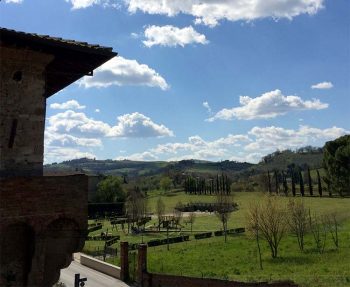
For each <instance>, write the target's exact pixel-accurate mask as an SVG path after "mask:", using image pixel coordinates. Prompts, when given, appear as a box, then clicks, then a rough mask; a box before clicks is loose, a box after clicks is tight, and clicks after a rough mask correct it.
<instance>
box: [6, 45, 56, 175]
mask: <svg viewBox="0 0 350 287" xmlns="http://www.w3.org/2000/svg"><path fill="white" fill-rule="evenodd" d="M0 53H1V55H0V56H1V69H0V76H1V81H0V177H1V176H13V175H17V176H22V175H23V176H28V175H29V176H31V175H35V176H38V175H42V168H43V167H42V165H43V153H44V128H45V109H46V98H45V97H44V96H43V95H44V92H45V73H44V71H45V67H46V65H47V64H48V63H50V62H51V61H52V60H53V56H52V55H47V54H43V53H41V52H35V51H31V50H26V49H15V48H10V47H3V46H2V47H1V49H0Z"/></svg>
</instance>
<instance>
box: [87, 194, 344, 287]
mask: <svg viewBox="0 0 350 287" xmlns="http://www.w3.org/2000/svg"><path fill="white" fill-rule="evenodd" d="M261 196H262V194H261V193H258V192H251V193H247V192H242V193H236V194H235V195H234V200H235V201H236V202H237V203H238V205H239V210H238V211H235V212H233V213H232V214H231V217H230V220H229V224H228V227H229V228H234V227H244V226H245V214H246V211H247V209H248V207H249V204H250V202H252V201H255V200H259V198H261ZM158 197H162V199H163V201H164V203H165V205H166V213H172V210H173V208H174V206H175V205H176V203H177V202H179V201H181V202H182V203H188V202H213V201H215V197H214V196H207V195H202V196H200V195H187V194H185V193H184V192H176V193H174V192H169V193H165V194H164V193H161V192H153V193H150V194H149V199H148V206H149V209H150V211H151V212H152V211H153V212H154V210H155V205H156V201H157V199H158ZM280 200H282V201H285V202H287V201H288V198H285V197H281V199H280ZM304 202H305V205H306V206H307V207H309V208H310V209H311V211H312V212H313V213H314V212H315V213H317V214H319V215H321V214H326V213H330V212H334V211H336V212H337V213H338V214H339V215H340V216H341V217H342V218H345V220H344V221H343V223H342V225H341V230H340V232H339V234H340V248H339V249H338V250H337V249H335V247H334V244H333V243H332V240H331V237H330V235H328V238H327V243H326V248H325V252H324V253H323V254H319V253H318V252H317V251H316V250H315V248H314V245H315V244H314V241H313V238H312V236H311V235H310V234H308V235H307V237H306V244H305V252H304V253H301V252H300V251H299V249H298V244H297V241H296V238H295V237H293V236H292V235H288V236H286V237H285V238H284V239H283V240H282V242H281V247H280V251H279V257H278V258H276V259H271V256H270V251H269V249H268V246H267V245H266V244H265V243H263V244H262V245H263V246H262V251H263V254H262V259H263V267H264V268H263V270H260V268H259V263H258V253H257V248H256V244H255V241H254V240H252V239H250V237H249V234H243V235H239V236H238V235H236V236H230V237H229V238H228V242H227V243H226V244H225V243H224V238H223V237H213V238H209V239H202V240H195V239H194V238H193V237H192V236H191V238H190V239H191V240H190V241H189V242H184V243H178V244H172V245H170V251H167V250H166V246H158V247H152V248H148V250H149V256H148V258H149V262H148V267H149V270H150V271H151V272H160V273H168V274H182V275H187V276H196V277H202V276H204V277H212V278H221V279H232V280H239V281H266V280H268V281H273V280H281V279H283V280H284V279H289V280H293V281H295V282H297V283H298V284H300V285H301V286H310V287H311V286H313V287H316V286H317V287H318V286H320V287H322V286H332V287H333V286H334V287H338V286H350V199H349V198H346V199H342V198H327V197H324V198H318V197H315V198H310V197H305V198H304ZM155 222H156V219H152V221H151V222H150V223H148V224H147V225H153V224H154V223H155ZM182 224H183V228H182V232H188V231H189V230H190V225H189V224H187V225H186V224H184V223H182ZM107 228H108V230H109V232H111V231H112V226H111V225H110V224H109V222H108V221H105V222H104V228H103V230H106V229H107ZM118 228H119V230H118V231H117V230H113V234H115V235H120V236H121V240H122V241H129V242H130V243H140V242H142V241H143V242H147V241H149V240H152V239H158V238H165V237H166V233H160V234H158V233H147V234H145V235H143V236H142V235H128V234H125V233H124V232H122V231H121V230H120V226H119V227H118ZM220 229H221V224H220V221H219V220H218V219H217V217H216V216H215V214H209V213H202V214H201V215H198V216H197V217H196V220H195V223H194V225H193V230H194V231H195V232H200V231H215V230H220ZM100 232H101V231H96V232H95V233H96V234H99V233H100ZM195 232H194V233H195ZM178 234H180V233H179V232H172V233H171V236H176V235H178ZM103 245H104V242H103V241H87V242H86V245H85V248H86V249H91V250H93V249H94V248H97V247H99V248H103ZM118 245H119V244H118V243H117V244H115V245H113V247H118ZM112 261H113V263H115V264H119V259H118V258H116V259H114V260H112Z"/></svg>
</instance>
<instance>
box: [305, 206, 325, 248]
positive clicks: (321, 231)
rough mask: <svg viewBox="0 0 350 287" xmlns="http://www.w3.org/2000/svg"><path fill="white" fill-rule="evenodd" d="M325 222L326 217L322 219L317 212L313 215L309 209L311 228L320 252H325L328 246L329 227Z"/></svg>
mask: <svg viewBox="0 0 350 287" xmlns="http://www.w3.org/2000/svg"><path fill="white" fill-rule="evenodd" d="M324 222H325V220H324V218H322V219H321V218H320V217H319V216H317V215H316V214H313V215H311V211H310V209H309V228H310V230H311V233H312V235H313V238H314V241H315V245H316V249H317V250H318V252H319V253H323V252H324V249H325V247H326V239H327V228H326V225H325V224H324Z"/></svg>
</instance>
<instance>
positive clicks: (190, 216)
mask: <svg viewBox="0 0 350 287" xmlns="http://www.w3.org/2000/svg"><path fill="white" fill-rule="evenodd" d="M195 220H196V213H195V212H194V211H191V212H190V213H189V214H188V220H187V222H188V223H190V224H191V233H192V226H193V223H194V221H195Z"/></svg>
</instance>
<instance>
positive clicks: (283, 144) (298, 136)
mask: <svg viewBox="0 0 350 287" xmlns="http://www.w3.org/2000/svg"><path fill="white" fill-rule="evenodd" d="M347 133H349V131H347V130H345V129H343V128H339V127H335V126H334V127H331V128H326V129H319V128H313V127H309V126H306V125H302V126H300V127H299V129H298V130H293V129H284V128H281V127H275V126H270V127H254V128H252V129H251V130H250V131H249V133H248V134H249V135H250V137H251V138H252V139H253V141H252V142H251V143H250V144H248V145H246V146H245V147H244V149H245V150H246V151H256V150H259V151H265V152H272V151H275V150H277V149H279V150H284V149H293V148H297V147H302V146H306V145H319V143H324V142H325V141H329V140H333V139H336V138H338V137H340V136H342V135H345V134H347Z"/></svg>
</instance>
